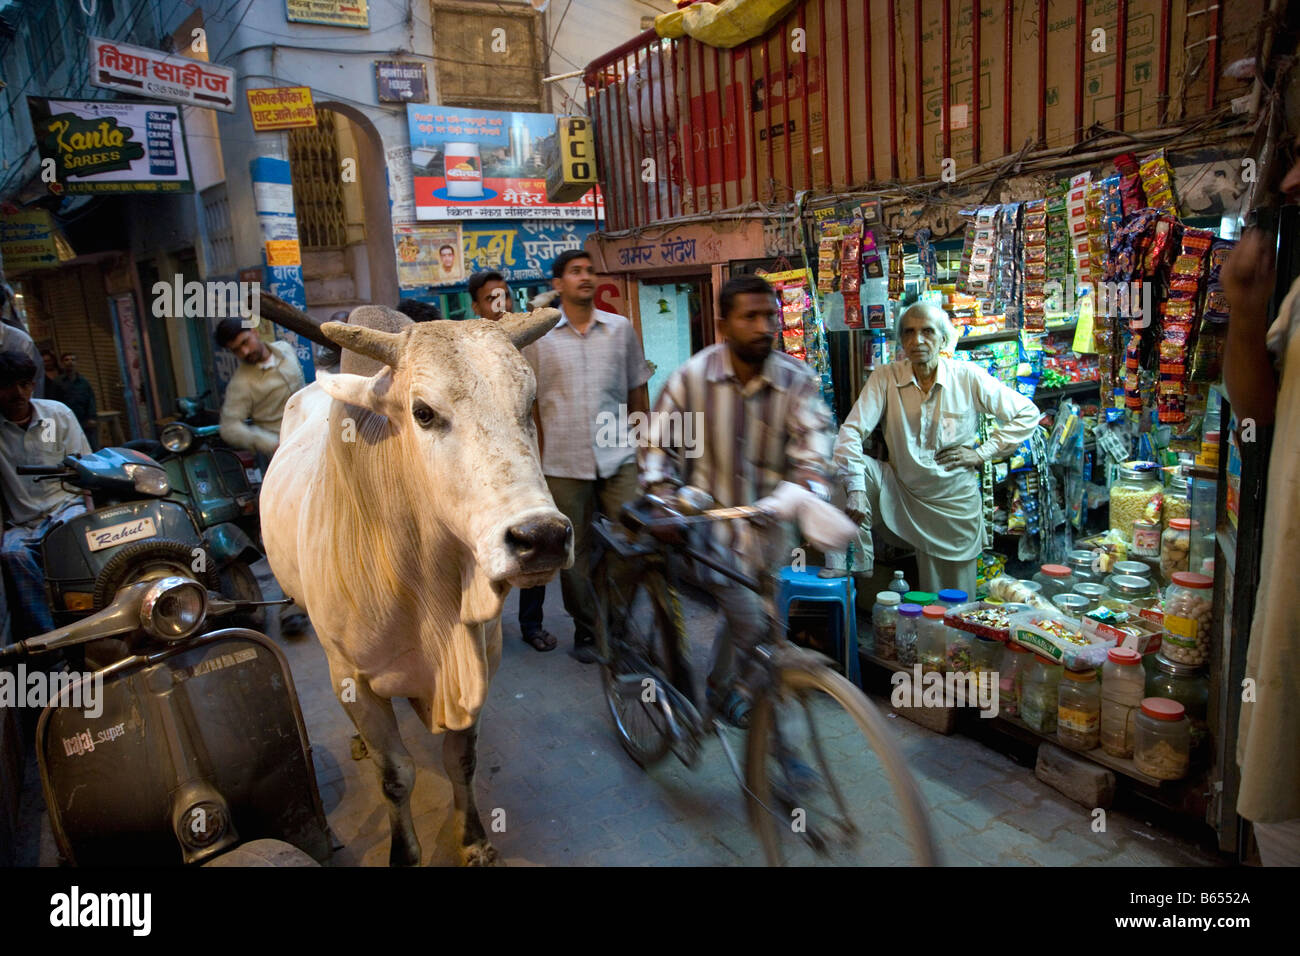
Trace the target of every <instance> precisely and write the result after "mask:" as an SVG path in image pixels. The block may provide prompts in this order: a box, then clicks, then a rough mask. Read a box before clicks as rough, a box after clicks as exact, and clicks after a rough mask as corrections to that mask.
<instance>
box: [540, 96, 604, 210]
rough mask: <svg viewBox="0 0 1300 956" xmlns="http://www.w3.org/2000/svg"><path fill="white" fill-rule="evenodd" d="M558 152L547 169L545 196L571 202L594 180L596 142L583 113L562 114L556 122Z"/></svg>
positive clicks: (589, 123) (551, 199)
mask: <svg viewBox="0 0 1300 956" xmlns="http://www.w3.org/2000/svg"><path fill="white" fill-rule="evenodd" d="M555 133H556V136H555V139H556V144H557V147H558V150H557V152H558V155H557V156H556V157H555V158H554V161H553V162H552V163H551V164H550V165H549V167H548V168H547V170H546V198H547V200H548V201H550V202H573V201H575V200H578V199H581V198H582V197H583V196H585V195H586V194H587V193H589V192H591V187H592V186H594V185H595V184H596V143H595V138H594V137H593V135H592V128H591V121H590V120H588V119H587V118H586V117H585V116H561V117H560V118H559V119H558V120H557V121H556V124H555Z"/></svg>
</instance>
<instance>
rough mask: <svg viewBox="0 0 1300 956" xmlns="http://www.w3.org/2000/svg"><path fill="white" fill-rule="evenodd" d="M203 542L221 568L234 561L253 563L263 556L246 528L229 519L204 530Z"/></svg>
mask: <svg viewBox="0 0 1300 956" xmlns="http://www.w3.org/2000/svg"><path fill="white" fill-rule="evenodd" d="M203 543H204V545H205V546H206V547H207V549H208V555H209V557H211V559H212V560H213V562H215V564H216V565H217V567H219V568H224V567H225V566H226V565H227V564H230V563H231V562H232V561H238V560H243V561H244V562H246V563H248V564H253V563H255V562H257V561H259V560H261V558H262V552H261V551H259V550H258V549H257V545H255V544H254V543H253V539H252V538H250V537H249V536H248V535H247V534H245V533H244V530H243V529H242V528H240V527H239V526H238V525H236V524H232V523H231V522H229V521H226V522H223V523H222V524H218V525H213V526H212V527H211V528H208V529H206V530H205V531H204V532H203Z"/></svg>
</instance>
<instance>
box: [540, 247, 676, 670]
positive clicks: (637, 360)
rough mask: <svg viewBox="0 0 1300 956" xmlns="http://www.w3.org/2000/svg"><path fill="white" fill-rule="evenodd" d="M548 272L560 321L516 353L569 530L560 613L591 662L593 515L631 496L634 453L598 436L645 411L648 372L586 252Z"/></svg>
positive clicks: (578, 651) (562, 258)
mask: <svg viewBox="0 0 1300 956" xmlns="http://www.w3.org/2000/svg"><path fill="white" fill-rule="evenodd" d="M551 273H552V275H553V276H554V278H553V279H552V282H551V285H552V287H553V288H554V289H555V291H557V292H559V294H560V315H561V318H560V321H559V322H558V323H557V324H556V326H555V328H553V329H551V331H550V332H548V333H546V335H544V336H542V337H541V338H540V339H538V340H537V341H536V342H534V343H532V344H531V345H529V346H526V347H525V348H524V358H526V359H527V360H528V363H529V364H530V365H531V366H532V367H533V373H534V374H535V375H536V376H537V404H536V405H534V406H533V419H534V422H535V423H536V425H537V445H538V448H539V450H540V451H541V457H542V473H543V474H544V475H545V476H546V484H547V485H548V486H549V488H550V490H551V497H552V498H554V499H555V507H557V508H558V509H559V510H560V511H561V512H562V513H563V514H564V516H565V517H567V518H568V519H569V521H570V522H571V523H572V524H573V567H572V568H569V569H567V570H564V571H561V572H560V590H561V592H562V593H563V595H564V607H565V609H566V610H567V611H568V612H569V614H571V615H572V616H573V638H574V649H573V656H574V657H576V658H577V659H578V660H580V661H582V662H583V663H592V662H594V661H595V660H596V659H597V658H596V653H595V649H594V644H595V631H594V627H595V622H596V598H595V594H594V593H593V592H592V589H591V581H590V572H589V568H588V565H589V563H590V560H589V559H590V554H589V552H590V542H591V521H592V517H593V516H594V514H595V512H596V511H597V509H599V510H600V511H601V512H602V513H603V514H607V515H610V516H616V515H618V513H619V511H620V510H621V509H622V507H623V505H624V504H625V503H627V502H629V501H631V500H633V499H634V498H635V497H636V496H637V468H636V448H635V447H633V446H630V445H618V444H616V443H614V442H607V441H598V440H597V438H598V435H601V434H606V435H607V434H610V433H611V432H612V433H613V434H616V435H626V434H627V428H626V426H625V425H624V424H623V423H622V421H621V419H622V418H624V417H626V416H627V415H628V414H629V412H635V411H639V412H642V413H644V412H645V411H647V410H648V408H649V404H650V402H649V398H648V396H647V394H646V383H647V382H649V381H650V375H651V372H650V366H649V365H648V364H647V363H646V360H645V353H644V351H643V350H642V348H641V340H640V338H639V337H638V336H637V334H636V330H635V329H634V328H632V323H630V322H629V321H628V320H627V319H625V318H623V316H621V315H617V314H615V313H613V312H602V311H601V310H600V309H597V308H595V305H594V301H595V295H596V273H595V270H594V269H593V268H592V264H591V257H590V256H588V255H587V254H586V253H585V252H583V251H581V250H579V249H571V250H568V251H566V252H563V253H561V254H560V255H559V256H558V257H557V258H556V260H555V264H554V265H553V266H552V269H551ZM602 425H604V426H605V427H602Z"/></svg>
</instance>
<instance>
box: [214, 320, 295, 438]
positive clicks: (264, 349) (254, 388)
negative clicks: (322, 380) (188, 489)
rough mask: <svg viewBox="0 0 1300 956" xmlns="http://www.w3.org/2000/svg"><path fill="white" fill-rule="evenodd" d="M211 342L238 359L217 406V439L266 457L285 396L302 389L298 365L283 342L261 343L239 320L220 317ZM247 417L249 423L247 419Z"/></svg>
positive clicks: (289, 346)
mask: <svg viewBox="0 0 1300 956" xmlns="http://www.w3.org/2000/svg"><path fill="white" fill-rule="evenodd" d="M217 344H218V345H222V346H225V347H226V348H228V349H230V351H232V352H234V353H235V355H236V356H238V357H239V368H237V369H235V374H234V375H232V376H231V377H230V384H229V385H227V386H226V400H225V401H224V402H222V404H221V437H222V438H223V439H225V440H226V442H227V444H229V445H231V446H232V447H234V448H247V449H248V450H249V451H255V452H258V453H259V454H262V455H266V456H267V457H268V458H269V457H270V456H271V455H272V454H273V453H274V452H275V450H276V449H277V448H279V447H280V420H281V419H282V418H283V417H284V406H285V403H286V402H288V401H289V396H290V395H292V394H293V393H294V392H296V391H298V389H300V388H302V387H303V385H304V381H303V375H302V366H300V365H299V364H298V356H296V355H295V354H294V351H293V346H292V345H290V344H289V343H288V342H272V343H271V344H270V345H267V344H266V343H265V342H263V341H262V340H261V338H259V337H258V334H257V330H256V329H250V328H246V327H245V326H244V324H243V322H242V321H241V320H240V319H236V318H227V319H222V320H221V322H220V324H219V325H218V326H217ZM248 419H251V420H252V424H248V423H247V420H248Z"/></svg>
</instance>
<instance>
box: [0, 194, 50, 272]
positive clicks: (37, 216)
mask: <svg viewBox="0 0 1300 956" xmlns="http://www.w3.org/2000/svg"><path fill="white" fill-rule="evenodd" d="M60 258H61V257H60V255H59V249H58V246H57V244H56V242H55V232H54V222H53V220H52V218H51V217H50V214H49V212H48V211H47V210H44V209H31V210H27V211H24V212H16V213H14V214H12V215H9V216H0V268H4V269H5V271H7V272H23V271H26V270H27V269H42V268H48V267H50V266H57V265H58V264H59V260H60Z"/></svg>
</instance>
